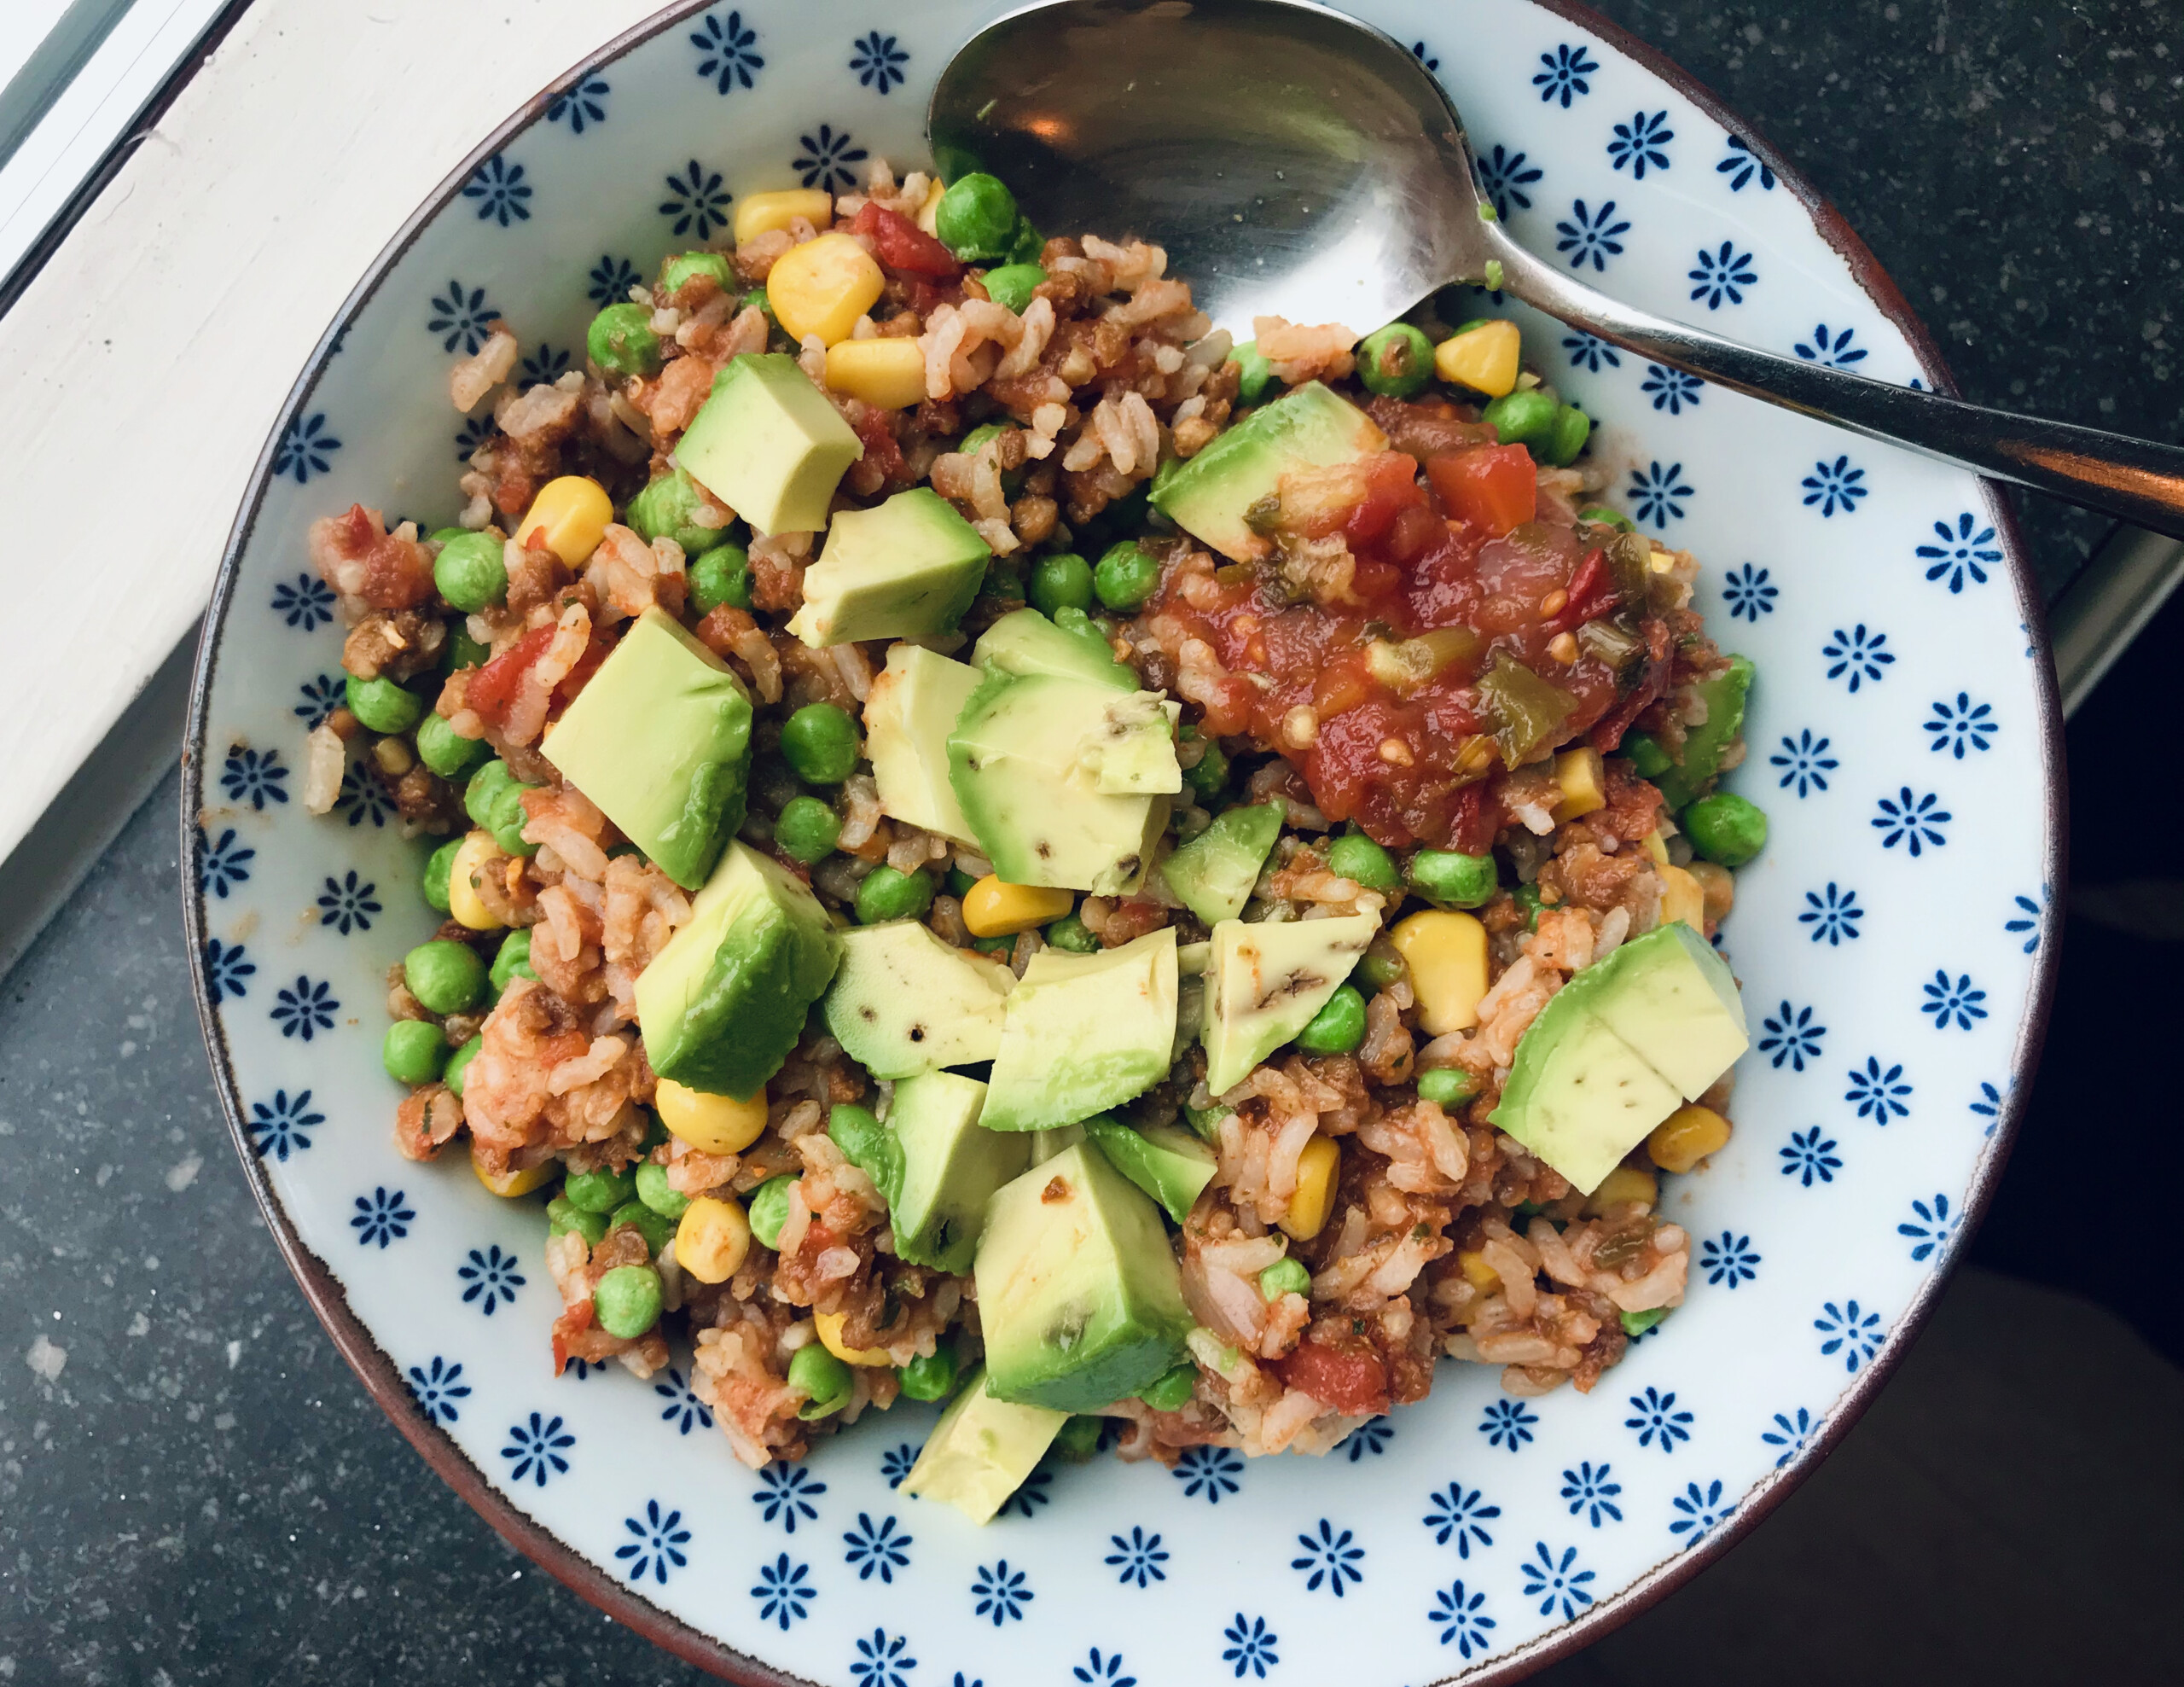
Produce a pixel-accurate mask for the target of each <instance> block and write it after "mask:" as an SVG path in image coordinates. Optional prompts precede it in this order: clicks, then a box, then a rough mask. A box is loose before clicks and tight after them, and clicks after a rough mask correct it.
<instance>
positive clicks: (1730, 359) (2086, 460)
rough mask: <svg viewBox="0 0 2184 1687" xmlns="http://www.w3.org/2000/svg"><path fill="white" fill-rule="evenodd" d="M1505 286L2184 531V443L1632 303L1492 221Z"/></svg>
mask: <svg viewBox="0 0 2184 1687" xmlns="http://www.w3.org/2000/svg"><path fill="white" fill-rule="evenodd" d="M1487 233H1488V234H1489V236H1490V244H1491V245H1492V246H1493V247H1495V248H1496V255H1498V256H1499V258H1500V259H1501V262H1502V290H1503V291H1504V292H1507V293H1508V294H1512V295H1513V296H1514V297H1516V298H1518V299H1521V300H1524V301H1525V304H1527V305H1532V306H1534V307H1535V308H1536V309H1538V310H1542V311H1546V312H1547V313H1548V315H1549V316H1551V317H1560V319H1561V320H1562V321H1564V322H1565V323H1569V324H1570V325H1571V327H1573V328H1581V329H1585V330H1586V331H1587V332H1588V333H1591V334H1598V335H1599V336H1600V338H1601V339H1603V340H1611V341H1612V342H1613V343H1614V344H1616V345H1618V346H1623V348H1624V349H1625V350H1628V351H1631V352H1636V353H1638V355H1639V356H1641V357H1643V358H1651V359H1653V361H1654V362H1655V363H1659V364H1667V365H1669V366H1670V368H1672V369H1683V370H1685V371H1687V373H1689V374H1692V375H1700V376H1703V377H1704V378H1705V379H1706V380H1708V381H1712V382H1713V383H1714V384H1715V385H1716V386H1717V387H1728V389H1729V390H1730V391H1731V392H1733V393H1744V394H1745V395H1746V396H1748V397H1751V398H1764V399H1765V400H1766V401H1767V402H1768V403H1769V404H1780V405H1781V406H1782V408H1783V409H1785V410H1795V411H1797V412H1798V414H1799V415H1801V416H1815V417H1817V418H1818V419H1819V420H1821V421H1822V422H1831V423H1833V424H1834V425H1835V426H1836V427H1838V428H1848V429H1850V431H1851V432H1853V433H1862V434H1864V435H1866V436H1867V438H1868V439H1880V440H1884V441H1885V442H1886V443H1888V444H1890V445H1902V446H1904V447H1906V448H1907V449H1908V450H1911V451H1920V452H1922V453H1924V454H1925V455H1926V456H1927V457H1938V458H1940V459H1941V460H1942V461H1943V462H1952V463H1956V464H1959V465H1960V466H1961V467H1964V468H1971V469H1973V470H1975V471H1977V472H1978V473H1979V474H1988V475H1992V476H1993V477H1994V478H1995V479H1996V480H2012V481H2015V482H2016V483H2017V484H2018V486H2030V487H2032V488H2033V489H2034V490H2035V491H2036V492H2047V493H2049V494H2051V495H2052V496H2053V497H2059V498H2061V499H2063V500H2064V501H2065V502H2066V503H2075V504H2079V505H2082V506H2083V507H2084V508H2086V509H2097V510H2100V512H2102V513H2103V514H2104V515H2115V516H2118V517H2120V518H2122V519H2123V520H2124V521H2131V522H2135V523H2136V524H2137V525H2138V526H2141V527H2151V528H2152V529H2153V530H2154V531H2155V532H2162V533H2167V534H2169V536H2171V537H2172V538H2184V450H2180V449H2179V448H2178V447H2176V446H2175V445H2157V444H2155V443H2153V442H2152V441H2150V440H2146V439H2127V438H2125V437H2124V436H2123V435H2122V434H2120V433H2102V432H2101V431H2100V430H2099V429H2098V428H2077V427H2073V426H2071V424H2069V423H2067V422H2042V421H2040V420H2038V419H2037V418H2036V417H2032V416H2013V415H2011V414H2009V413H2008V412H2007V411H2006V410H1989V409H1987V408H1985V407H1984V405H1980V404H1966V403H1965V402H1964V401H1963V400H1962V399H1960V398H1948V397H1946V396H1944V395H1943V394H1941V393H1929V392H1926V391H1923V390H1920V389H1914V388H1912V387H1896V386H1892V385H1891V384H1890V383H1889V382H1887V381H1874V380H1872V379H1869V378H1868V377H1867V376H1865V375H1850V374H1848V373H1846V372H1844V370H1842V369H1828V368H1826V367H1824V366H1823V365H1821V364H1816V363H1807V362H1805V361H1804V360H1803V359H1801V358H1783V357H1777V356H1776V355H1775V353H1773V352H1760V351H1755V350H1753V349H1752V348H1751V346H1740V345H1739V344H1737V342H1736V341H1734V340H1724V339H1722V337H1721V336H1720V335H1719V334H1708V333H1707V332H1705V330H1704V329H1695V328H1687V327H1686V326H1685V325H1684V324H1683V323H1676V322H1670V321H1669V320H1668V319H1667V318H1665V317H1656V316H1653V315H1650V314H1648V313H1647V312H1646V311H1637V310H1633V309H1632V308H1631V307H1630V306H1629V305H1623V304H1619V303H1618V302H1617V301H1616V300H1612V299H1610V298H1609V297H1607V296H1606V294H1600V293H1595V292H1594V290H1593V289H1592V288H1589V287H1587V286H1585V285H1584V284H1583V282H1578V281H1576V280H1573V279H1572V278H1571V277H1570V276H1567V275H1565V274H1564V273H1563V272H1562V271H1560V269H1558V268H1556V267H1555V266H1554V265H1551V264H1548V263H1546V262H1544V261H1543V260H1542V259H1538V258H1536V257H1535V256H1533V255H1532V254H1531V253H1529V252H1527V251H1525V249H1524V248H1523V247H1520V246H1519V245H1518V244H1517V243H1516V242H1515V241H1513V240H1511V239H1510V238H1509V237H1508V236H1507V235H1506V234H1505V233H1503V231H1502V230H1501V229H1500V228H1498V227H1496V228H1493V229H1490V230H1487Z"/></svg>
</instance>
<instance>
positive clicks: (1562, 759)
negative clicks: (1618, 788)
mask: <svg viewBox="0 0 2184 1687" xmlns="http://www.w3.org/2000/svg"><path fill="white" fill-rule="evenodd" d="M1604 778H1605V776H1604V775H1603V774H1602V773H1601V771H1600V752H1599V751H1598V750H1596V749H1594V748H1593V747H1592V746H1591V745H1590V744H1580V745H1578V746H1577V748H1575V749H1573V750H1565V751H1563V753H1561V754H1560V755H1559V756H1557V757H1555V759H1554V782H1555V783H1556V784H1558V785H1560V786H1561V787H1562V800H1561V801H1560V802H1559V803H1557V804H1555V806H1554V817H1555V818H1556V819H1557V820H1575V819H1577V817H1578V816H1580V815H1583V814H1590V813H1591V812H1593V811H1594V809H1596V808H1606V806H1607V793H1606V791H1605V790H1604V789H1602V788H1601V787H1602V782H1603V780H1604Z"/></svg>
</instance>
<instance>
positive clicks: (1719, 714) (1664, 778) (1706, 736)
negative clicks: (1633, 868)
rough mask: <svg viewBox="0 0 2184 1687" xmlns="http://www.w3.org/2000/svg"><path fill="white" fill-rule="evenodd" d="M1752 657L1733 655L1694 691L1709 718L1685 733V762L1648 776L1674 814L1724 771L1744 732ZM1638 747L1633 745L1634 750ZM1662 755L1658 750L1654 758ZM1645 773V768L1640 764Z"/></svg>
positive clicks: (1754, 670)
mask: <svg viewBox="0 0 2184 1687" xmlns="http://www.w3.org/2000/svg"><path fill="white" fill-rule="evenodd" d="M1756 672H1757V670H1756V669H1755V668H1754V667H1753V666H1752V662H1751V657H1749V656H1731V657H1730V658H1729V665H1728V667H1727V668H1725V669H1723V670H1722V672H1720V673H1717V674H1716V675H1715V676H1714V677H1713V678H1711V679H1702V680H1700V681H1699V684H1697V685H1696V686H1694V687H1693V690H1695V691H1696V692H1697V693H1698V694H1699V701H1701V702H1703V703H1705V705H1706V718H1705V720H1703V721H1701V722H1700V723H1699V724H1698V725H1696V726H1694V727H1693V728H1692V729H1691V730H1689V731H1688V732H1687V733H1685V734H1684V738H1683V759H1682V761H1676V762H1670V763H1669V765H1667V766H1666V767H1664V768H1662V769H1661V770H1660V771H1657V772H1648V773H1647V776H1646V777H1648V778H1649V779H1651V780H1652V781H1653V782H1654V783H1655V784H1656V785H1658V786H1659V787H1660V790H1661V800H1662V801H1664V803H1666V804H1667V805H1668V807H1669V812H1670V813H1674V812H1676V811H1678V810H1680V809H1682V807H1683V806H1684V805H1685V804H1687V803H1688V802H1689V801H1690V800H1692V799H1693V797H1695V796H1697V795H1698V794H1699V792H1701V791H1703V790H1704V789H1705V788H1706V785H1707V783H1708V782H1709V781H1711V779H1712V778H1713V777H1714V776H1715V775H1716V774H1717V773H1719V772H1720V771H1722V755H1723V754H1724V753H1726V752H1727V751H1728V748H1729V743H1730V741H1731V740H1732V739H1734V737H1735V736H1737V734H1738V733H1740V732H1741V731H1743V730H1744V709H1745V699H1746V698H1747V697H1748V696H1749V695H1751V681H1752V676H1753V675H1754V673H1756ZM1632 748H1633V749H1634V750H1635V749H1636V748H1638V747H1637V746H1636V745H1635V744H1634V745H1633V746H1632ZM1659 754H1660V752H1659V751H1658V748H1657V749H1656V751H1655V756H1656V758H1658V756H1659ZM1640 771H1641V772H1644V771H1646V770H1645V767H1644V765H1641V768H1640Z"/></svg>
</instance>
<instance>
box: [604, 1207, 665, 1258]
mask: <svg viewBox="0 0 2184 1687" xmlns="http://www.w3.org/2000/svg"><path fill="white" fill-rule="evenodd" d="M623 1225H628V1226H629V1227H630V1229H631V1230H635V1231H636V1233H637V1234H638V1235H639V1236H642V1237H643V1238H644V1239H645V1246H646V1247H647V1248H650V1249H651V1250H652V1251H653V1254H655V1255H657V1254H659V1250H660V1249H661V1248H665V1247H666V1246H667V1244H668V1243H669V1242H672V1241H673V1240H674V1239H675V1220H674V1219H671V1218H668V1217H667V1216H666V1215H665V1214H664V1213H657V1212H655V1211H653V1208H651V1207H648V1206H646V1205H645V1203H644V1202H643V1201H624V1202H623V1203H622V1204H621V1205H620V1206H619V1207H616V1208H615V1209H614V1210H613V1212H612V1213H608V1214H607V1230H608V1231H609V1232H610V1233H611V1232H613V1231H614V1230H619V1229H621V1228H622V1226H623Z"/></svg>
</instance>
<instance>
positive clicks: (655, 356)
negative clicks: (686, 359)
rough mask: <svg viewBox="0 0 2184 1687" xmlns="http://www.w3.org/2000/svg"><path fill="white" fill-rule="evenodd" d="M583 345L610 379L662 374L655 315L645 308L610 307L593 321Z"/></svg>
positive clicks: (632, 306)
mask: <svg viewBox="0 0 2184 1687" xmlns="http://www.w3.org/2000/svg"><path fill="white" fill-rule="evenodd" d="M584 350H585V351H586V352H590V354H591V360H592V362H594V363H595V364H598V365H599V366H600V368H601V369H605V370H606V371H607V374H609V375H657V374H659V364H660V356H659V335H658V334H654V333H653V331H652V312H651V311H648V310H647V309H646V308H645V307H644V306H643V305H638V304H635V303H624V304H620V305H608V306H607V308H606V309H605V310H603V311H601V312H600V313H599V314H598V315H597V316H595V317H593V318H592V319H591V326H590V328H589V329H586V330H585V332H584Z"/></svg>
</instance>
